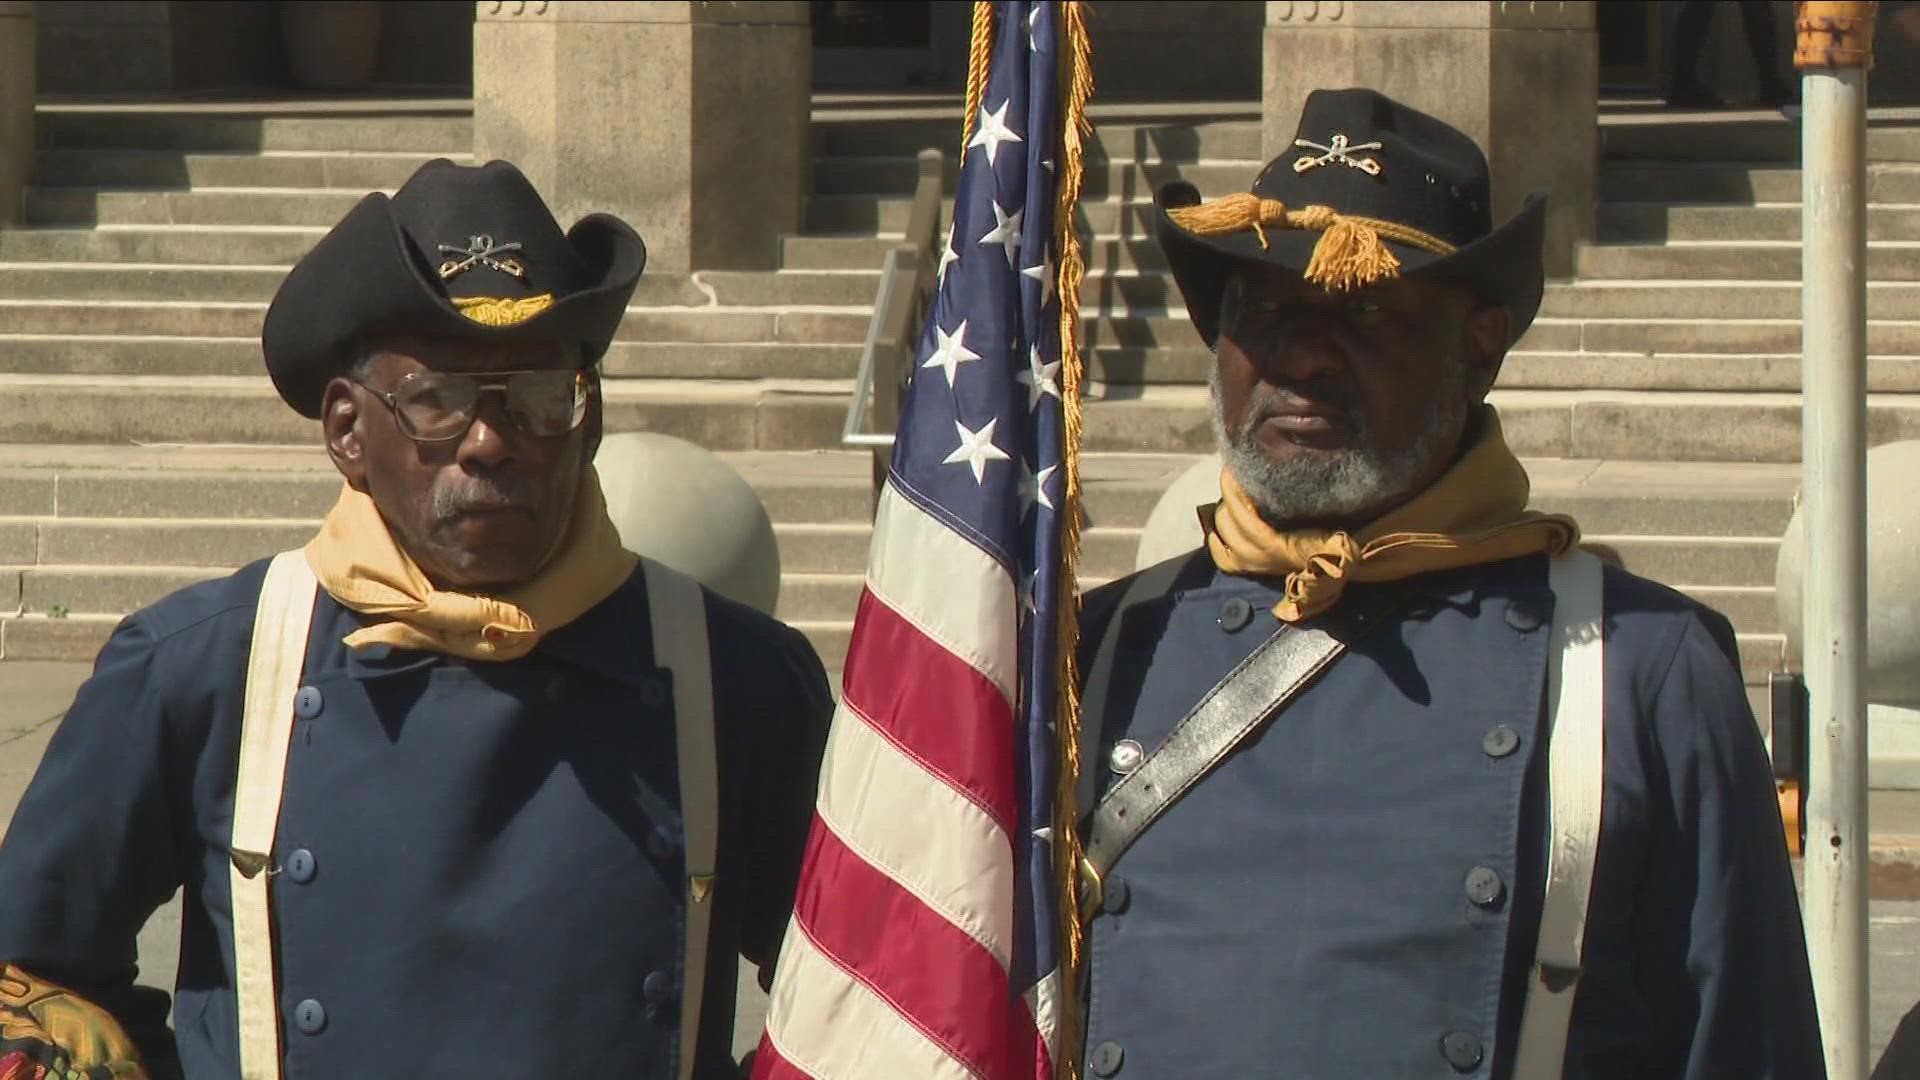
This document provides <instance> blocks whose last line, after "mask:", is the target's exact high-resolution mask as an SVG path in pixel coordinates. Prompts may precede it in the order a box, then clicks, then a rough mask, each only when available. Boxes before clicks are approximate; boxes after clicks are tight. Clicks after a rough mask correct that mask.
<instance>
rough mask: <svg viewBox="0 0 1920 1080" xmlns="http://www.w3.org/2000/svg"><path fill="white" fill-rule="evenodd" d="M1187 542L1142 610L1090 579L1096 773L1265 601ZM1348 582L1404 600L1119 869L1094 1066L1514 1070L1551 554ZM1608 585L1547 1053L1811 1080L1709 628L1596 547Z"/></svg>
mask: <svg viewBox="0 0 1920 1080" xmlns="http://www.w3.org/2000/svg"><path fill="white" fill-rule="evenodd" d="M1183 559H1184V565H1183V566H1182V568H1181V570H1180V573H1179V574H1178V577H1177V578H1176V579H1175V581H1174V583H1173V585H1172V587H1171V588H1169V589H1168V590H1166V591H1165V592H1163V593H1162V594H1160V595H1156V596H1153V597H1151V598H1149V599H1147V600H1145V601H1144V602H1141V603H1140V604H1138V605H1137V606H1131V607H1129V608H1128V609H1127V610H1125V611H1117V610H1116V609H1117V608H1118V606H1119V603H1120V600H1121V598H1122V596H1123V594H1124V592H1125V590H1126V588H1127V585H1128V583H1129V581H1131V579H1123V580H1122V581H1119V582H1116V583H1113V584H1111V585H1108V586H1106V587H1104V588H1101V589H1099V590H1096V591H1094V592H1093V593H1091V594H1090V595H1089V597H1088V599H1087V602H1086V614H1085V620H1084V625H1085V628H1086V635H1085V639H1084V640H1085V642H1086V643H1087V650H1088V652H1087V655H1086V656H1085V657H1083V660H1082V666H1081V670H1082V671H1086V670H1088V668H1089V667H1090V666H1091V665H1090V661H1091V655H1092V652H1091V651H1092V649H1093V647H1094V645H1095V644H1096V643H1097V642H1098V641H1099V640H1100V638H1101V635H1102V634H1103V633H1105V632H1106V630H1107V628H1108V626H1109V624H1110V623H1111V621H1112V620H1114V619H1115V618H1118V619H1119V620H1120V623H1119V625H1118V627H1117V632H1118V633H1119V634H1120V635H1121V637H1120V639H1119V643H1118V645H1119V652H1118V653H1117V658H1118V659H1117V662H1116V663H1115V664H1114V666H1113V672H1114V674H1113V680H1112V684H1111V685H1110V686H1109V687H1108V692H1107V697H1106V708H1105V710H1104V715H1102V716H1100V717H1098V721H1099V722H1100V723H1101V730H1102V740H1101V743H1100V746H1099V748H1098V752H1097V753H1096V754H1093V755H1090V756H1089V758H1088V765H1089V767H1093V768H1097V769H1100V770H1101V777H1100V786H1101V787H1103V788H1104V786H1105V784H1106V783H1108V782H1110V780H1111V777H1112V773H1111V771H1110V769H1109V767H1108V762H1109V760H1110V755H1111V751H1112V748H1113V746H1114V745H1115V744H1116V743H1117V742H1118V741H1119V740H1121V739H1131V740H1134V741H1135V742H1137V743H1139V744H1140V746H1141V747H1143V748H1144V749H1146V750H1149V751H1150V750H1152V749H1153V748H1154V747H1155V746H1157V745H1158V744H1159V742H1160V741H1161V740H1162V739H1163V738H1164V737H1165V736H1166V734H1167V732H1168V730H1169V729H1170V728H1171V727H1172V726H1173V725H1174V724H1175V723H1176V722H1177V721H1178V720H1179V719H1180V718H1181V717H1182V716H1184V715H1185V714H1186V713H1187V712H1188V711H1189V710H1190V709H1191V708H1192V707H1193V705H1194V704H1195V702H1196V701H1197V700H1198V699H1199V698H1200V696H1201V695H1202V694H1204V693H1205V692H1206V691H1207V690H1208V689H1209V688H1211V687H1212V686H1213V685H1214V684H1215V682H1216V681H1218V680H1219V679H1220V677H1221V676H1223V675H1224V674H1225V673H1226V672H1227V671H1228V670H1229V669H1230V668H1231V667H1232V666H1233V665H1234V664H1236V663H1238V662H1239V661H1240V660H1242V659H1244V658H1245V657H1246V656H1247V655H1248V654H1249V653H1250V652H1251V651H1252V650H1253V648H1254V646H1255V645H1257V644H1258V643H1259V642H1260V641H1262V640H1263V639H1265V638H1266V637H1268V636H1269V635H1270V634H1271V633H1273V631H1274V630H1275V629H1276V628H1277V626H1278V623H1277V621H1276V619H1275V617H1274V616H1273V615H1272V614H1271V608H1272V607H1273V605H1274V604H1275V603H1276V602H1277V601H1278V600H1279V598H1280V595H1281V594H1280V591H1279V588H1278V583H1277V582H1274V581H1271V580H1261V579H1255V578H1247V577H1237V576H1232V575H1227V574H1223V573H1221V572H1219V571H1217V570H1216V569H1215V568H1214V567H1213V565H1212V562H1211V560H1209V559H1208V558H1206V556H1205V555H1204V553H1195V554H1193V555H1191V556H1186V557H1183ZM1368 592H1373V593H1376V594H1378V593H1380V592H1385V593H1387V594H1388V595H1387V596H1386V597H1385V599H1387V600H1388V601H1389V602H1391V603H1392V604H1394V605H1396V610H1397V611H1398V612H1399V616H1398V617H1397V618H1392V619H1388V620H1385V621H1384V625H1376V626H1375V628H1374V629H1372V630H1371V631H1369V632H1367V633H1366V634H1364V635H1363V636H1361V637H1360V639H1359V640H1358V641H1357V642H1355V643H1354V645H1353V647H1352V649H1351V650H1350V651H1349V652H1348V653H1347V655H1345V656H1344V657H1343V658H1341V659H1340V660H1338V661H1337V662H1336V663H1335V664H1334V665H1333V666H1332V667H1331V668H1330V669H1329V670H1328V671H1327V672H1326V673H1325V674H1324V675H1322V676H1321V677H1320V679H1319V680H1318V681H1317V682H1315V683H1314V684H1312V685H1311V686H1310V687H1309V688H1308V689H1307V690H1306V691H1305V692H1304V693H1303V694H1302V696H1300V697H1299V698H1298V699H1296V700H1295V701H1294V702H1293V703H1291V704H1290V705H1288V706H1286V707H1284V708H1283V709H1282V710H1281V711H1280V712H1279V714H1278V715H1277V716H1275V717H1274V718H1272V719H1271V720H1270V721H1269V722H1268V723H1267V724H1266V726H1265V727H1264V728H1263V729H1261V730H1260V731H1259V732H1258V733H1256V735H1255V736H1254V737H1252V738H1251V739H1250V740H1249V741H1248V742H1246V743H1244V744H1243V745H1242V746H1241V748H1240V749H1239V750H1238V751H1237V752H1235V753H1234V754H1233V755H1232V756H1230V757H1229V758H1228V759H1227V760H1226V761H1225V762H1224V763H1223V764H1222V765H1221V766H1220V767H1219V769H1218V770H1217V771H1216V772H1214V773H1213V774H1212V775H1211V776H1209V777H1208V778H1207V779H1205V780H1203V781H1202V782H1201V783H1200V784H1199V785H1198V786H1197V787H1195V788H1194V789H1193V790H1192V791H1191V792H1189V793H1188V794H1187V796H1186V797H1185V798H1184V799H1182V800H1181V801H1180V802H1178V803H1176V804H1175V805H1174V806H1173V807H1172V808H1171V809H1170V810H1169V811H1168V812H1167V813H1166V815H1165V816H1164V817H1162V818H1161V819H1160V820H1159V821H1158V822H1157V823H1155V824H1154V825H1152V826H1151V827H1150V828H1148V829H1147V830H1146V832H1145V833H1144V834H1143V835H1142V836H1141V837H1140V839H1139V840H1138V841H1137V842H1136V843H1135V844H1134V845H1133V846H1132V847H1131V848H1130V849H1129V850H1128V851H1127V852H1126V853H1125V854H1124V855H1122V856H1121V857H1120V859H1119V860H1118V861H1117V863H1116V864H1115V866H1114V868H1113V871H1112V873H1111V874H1110V875H1109V879H1108V883H1107V889H1106V893H1107V897H1108V903H1107V906H1106V910H1105V911H1104V912H1103V913H1102V914H1100V915H1098V916H1097V917H1096V918H1095V919H1094V920H1093V923H1092V926H1091V950H1090V952H1091V971H1090V976H1089V984H1088V985H1089V994H1088V1005H1089V1013H1088V1032H1087V1042H1086V1045H1087V1061H1086V1063H1087V1066H1088V1071H1087V1075H1088V1076H1090V1077H1096V1078H1106V1077H1124V1078H1140V1080H1244V1078H1247V1077H1256V1076H1258V1077H1268V1076H1271V1077H1287V1078H1289V1080H1352V1078H1361V1077H1364V1078H1367V1080H1389V1078H1399V1077H1433V1078H1439V1077H1457V1076H1477V1077H1498V1078H1505V1077H1510V1076H1512V1075H1513V1054H1514V1049H1515V1043H1516V1041H1517V1034H1518V1029H1519V1022H1520V1010H1521V1006H1522V1003H1523V995H1524V986H1525V984H1526V982H1527V979H1528V972H1529V966H1530V964H1531V961H1532V959H1533V950H1534V945H1535V940H1536V935H1537V932H1538V927H1539V919H1540V902H1541V894H1542V882H1543V878H1544V853H1545V845H1546V839H1545V829H1544V818H1545V814H1546V772H1545V767H1546V756H1545V754H1544V752H1543V740H1542V738H1541V736H1542V726H1543V714H1544V708H1545V699H1544V689H1545V673H1546V662H1547V648H1548V638H1549V631H1550V629H1551V625H1552V613H1553V596H1552V594H1551V592H1550V591H1549V590H1548V588H1547V564H1546V560H1545V558H1544V557H1538V556H1536V557H1531V558H1523V559H1515V560H1511V561H1507V562H1501V563H1496V564H1492V565H1485V566H1477V567H1469V568H1466V569H1463V570H1456V571H1448V572H1441V573H1432V574H1427V575H1423V576H1419V577H1415V578H1412V579H1409V580H1406V581H1402V582H1396V583H1393V584H1388V585H1374V586H1363V585H1356V586H1354V587H1353V592H1352V593H1351V594H1350V598H1354V599H1357V598H1360V597H1361V596H1362V595H1363V594H1365V593H1368ZM1344 603H1346V602H1345V601H1343V604H1344ZM1604 603H1605V611H1606V615H1605V620H1606V630H1605V632H1606V650H1607V651H1606V667H1605V694H1606V697H1605V713H1604V725H1605V738H1606V762H1605V764H1606V786H1605V791H1604V799H1603V806H1602V817H1601V840H1600V851H1599V858H1598V867H1597V871H1596V874H1595V878H1594V885H1593V893H1592V907H1591V913H1590V915H1589V920H1588V926H1587V937H1586V949H1585V955H1584V961H1585V963H1584V973H1583V975H1582V976H1581V979H1580V981H1579V983H1578V984H1577V992H1576V997H1575V1004H1574V1017H1573V1026H1572V1030H1571V1034H1570V1039H1569V1046H1568V1054H1567V1072H1566V1076H1567V1077H1568V1078H1569V1080H1600V1078H1610V1080H1611V1078H1628V1077H1631V1078H1634V1080H1666V1078H1671V1080H1710V1078H1713V1080H1718V1078H1732V1077H1738V1078H1740V1080H1808V1078H1812V1077H1819V1076H1822V1075H1824V1065H1823V1063H1822V1056H1821V1049H1820V1039H1819V1032H1818V1027H1817V1023H1816V1020H1815V1014H1814V1006H1813V995H1812V989H1811V983H1810V979H1809V976H1808V970H1807V958H1806V950H1805V946H1804V943H1803V939H1802V935H1801V929H1800V919H1799V912H1798V907H1797V904H1796V901H1795V897H1794V887H1793V881H1792V877H1791V875H1790V872H1789V868H1788V861H1787V854H1786V850H1785V844H1784V838H1783V836H1784V834H1783V831H1782V826H1781V821H1780V816H1779V812H1778V810H1777V808H1776V803H1775V799H1774V788H1773V782H1772V773H1771V767H1770V765H1769V763H1768V760H1767V756H1766V751H1765V748H1764V746H1763V744H1762V741H1761V739H1760V735H1759V732H1758V730H1757V728H1756V726H1755V724H1754V720H1753V717H1752V715H1751V713H1750V711H1749V708H1748V705H1747V700H1746V696H1745V692H1744V689H1743V687H1742V684H1741V678H1740V672H1739V667H1738V660H1737V654H1736V653H1735V645H1734V637H1733V633H1732V629H1731V627H1730V626H1729V625H1728V623H1727V621H1726V620H1725V619H1724V618H1723V617H1721V616H1720V615H1718V614H1716V613H1714V612H1712V611H1710V610H1708V609H1706V608H1704V607H1701V606H1700V605H1699V604H1696V603H1694V602H1692V601H1690V600H1688V599H1687V598H1685V597H1683V596H1681V595H1679V594H1677V593H1675V592H1673V591H1671V590H1669V589H1666V588H1664V587H1662V586H1659V585H1656V584H1654V583H1652V582H1649V581H1646V580H1644V579H1641V578H1637V577H1634V576H1632V575H1630V574H1627V573H1625V572H1622V571H1619V570H1615V569H1611V568H1609V569H1608V570H1607V572H1606V576H1605V585H1604ZM1341 610H1342V609H1341V608H1340V607H1336V608H1335V609H1334V611H1332V612H1330V613H1328V614H1326V615H1323V616H1320V617H1319V618H1320V619H1323V620H1337V619H1338V618H1339V617H1340V613H1341ZM1094 719H1095V718H1094V717H1088V721H1089V722H1092V721H1093V720H1094ZM1500 729H1505V731H1504V732H1502V731H1501V730H1500ZM1122 760H1123V761H1124V760H1125V759H1124V756H1123V758H1122ZM1489 872H1491V874H1492V875H1493V876H1492V877H1489V876H1488V873H1489ZM1116 896H1117V899H1116ZM1523 1080H1524V1078H1523Z"/></svg>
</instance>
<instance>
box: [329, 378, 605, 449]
mask: <svg viewBox="0 0 1920 1080" xmlns="http://www.w3.org/2000/svg"><path fill="white" fill-rule="evenodd" d="M354 382H357V383H359V384H360V385H361V386H363V387H366V389H367V390H368V392H370V393H372V394H373V395H374V396H375V397H377V398H379V399H380V400H381V401H384V402H386V404H387V408H388V409H390V410H392V412H393V416H394V419H395V420H396V421H398V422H399V424H400V430H401V431H402V432H405V433H406V436H407V437H408V438H409V439H412V440H413V441H415V442H448V441H450V440H453V439H458V438H460V437H461V436H462V435H465V434H466V433H467V429H468V428H469V427H471V426H472V425H473V417H474V414H475V413H476V412H478V411H479V408H480V396H481V395H482V394H484V393H486V392H487V391H489V390H498V391H500V395H501V398H502V401H503V402H504V404H505V412H506V417H507V420H508V422H510V423H511V424H512V425H513V426H514V427H515V428H517V429H519V430H520V431H523V432H525V433H526V434H528V435H536V436H542V437H544V436H552V435H564V434H566V433H567V432H569V431H572V430H573V429H575V428H577V427H579V426H580V421H581V420H583V419H585V418H586V415H587V401H588V399H590V398H591V397H592V396H593V383H592V381H591V380H589V379H588V378H587V373H586V372H585V371H583V370H579V369H575V368H538V369H534V370H529V371H494V372H488V373H486V374H485V375H475V374H466V373H462V372H449V371H415V372H411V373H409V374H407V375H405V376H402V377H401V379H400V383H399V385H397V386H395V387H394V388H393V389H392V390H382V389H380V388H379V387H377V386H372V385H369V384H368V383H366V382H364V381H362V380H360V379H355V380H354Z"/></svg>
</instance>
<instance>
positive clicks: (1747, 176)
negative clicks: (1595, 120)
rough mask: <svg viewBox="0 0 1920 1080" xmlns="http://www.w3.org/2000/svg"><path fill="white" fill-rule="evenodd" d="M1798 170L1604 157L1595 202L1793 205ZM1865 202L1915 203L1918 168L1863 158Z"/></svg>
mask: <svg viewBox="0 0 1920 1080" xmlns="http://www.w3.org/2000/svg"><path fill="white" fill-rule="evenodd" d="M1800 190H1801V178H1800V170H1799V169H1798V168H1794V167H1782V166H1781V165H1778V164H1766V163H1758V162H1737V161H1608V162H1606V163H1604V164H1603V165H1602V166H1601V169H1600V186H1599V191H1600V205H1601V206H1602V207H1605V206H1607V205H1608V204H1610V203H1623V202H1625V203H1735V204H1739V205H1751V204H1753V203H1797V202H1799V201H1800ZM1867 201H1868V203H1870V204H1871V203H1897V204H1909V203H1916V202H1920V166H1916V165H1912V164H1893V163H1880V162H1869V163H1868V164H1867Z"/></svg>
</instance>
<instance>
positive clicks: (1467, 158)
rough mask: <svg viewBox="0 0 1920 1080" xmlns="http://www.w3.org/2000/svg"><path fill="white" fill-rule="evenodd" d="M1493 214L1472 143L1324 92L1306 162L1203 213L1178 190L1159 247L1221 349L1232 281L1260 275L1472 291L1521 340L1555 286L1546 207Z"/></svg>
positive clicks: (1369, 102)
mask: <svg viewBox="0 0 1920 1080" xmlns="http://www.w3.org/2000/svg"><path fill="white" fill-rule="evenodd" d="M1492 202H1493V200H1492V198H1491V191H1490V185H1489V180H1488V170H1487V158H1486V155H1485V154H1483V153H1482V152H1481V151H1480V148H1479V147H1478V146H1476V145H1474V142H1473V139H1472V138H1470V137H1469V136H1467V135H1466V134H1465V133H1464V132H1461V131H1459V130H1458V129H1456V128H1453V127H1451V126H1450V125H1448V124H1445V123H1443V122H1441V121H1439V120H1436V119H1434V118H1433V117H1431V116H1428V115H1427V114H1426V113H1423V112H1420V111H1418V110H1415V109H1411V108H1408V107H1407V106H1405V105H1402V104H1401V103H1399V102H1397V101H1394V100H1393V99H1391V98H1389V97H1386V96H1385V95H1383V94H1380V93H1377V92H1375V91H1372V90H1316V91H1314V92H1313V93H1312V94H1310V95H1308V97H1307V101H1306V105H1305V107H1304V108H1303V109H1302V110H1301V113H1300V128H1299V131H1298V133H1297V135H1296V137H1295V139H1294V141H1293V149H1292V150H1290V151H1289V152H1288V153H1285V154H1282V155H1281V156H1280V157H1277V158H1275V159H1274V160H1273V161H1271V162H1269V163H1268V164H1267V167H1266V168H1265V169H1263V170H1261V172H1260V175H1259V176H1258V177H1257V178H1256V179H1255V180H1254V182H1253V190H1252V192H1251V194H1248V195H1233V196H1228V197H1227V198H1225V199H1215V200H1213V201H1212V202H1208V203H1202V202H1201V199H1200V193H1199V191H1197V190H1196V189H1195V188H1194V187H1193V185H1192V184H1188V183H1185V182H1183V181H1176V182H1174V183H1171V184H1168V185H1166V186H1165V187H1163V188H1161V189H1160V193H1159V196H1158V197H1157V198H1156V199H1155V200H1154V204H1155V211H1156V215H1155V234H1156V236H1157V237H1158V239H1159V241H1160V246H1161V248H1162V249H1163V250H1164V251H1165V252H1166V255H1167V263H1168V265H1169V266H1171V267H1172V269H1173V277H1174V280H1175V281H1177V282H1178V283H1179V285H1180V293H1181V295H1182V296H1183V297H1185V298H1186V302H1187V314H1188V315H1189V316H1190V317H1191V318H1192V319H1193V324H1194V326H1195V327H1196V328H1197V329H1198V330H1199V331H1200V336H1201V337H1203V338H1205V339H1206V341H1207V344H1209V345H1211V344H1213V341H1214V338H1215V336H1216V335H1217V334H1218V332H1219V326H1218V323H1219V318H1220V294H1221V291H1222V290H1223V289H1224V288H1225V286H1226V280H1227V275H1228V274H1229V273H1230V272H1231V271H1232V270H1234V269H1235V268H1236V266H1237V265H1240V264H1247V263H1255V264H1264V265H1268V266H1277V267H1281V268H1283V269H1286V270H1290V271H1292V272H1294V273H1297V274H1300V275H1302V276H1303V277H1306V278H1308V279H1309V280H1313V281H1316V282H1319V283H1320V284H1323V285H1325V286H1326V287H1327V288H1329V289H1332V290H1340V289H1347V288H1354V287H1358V286H1362V285H1365V284H1369V283H1371V282H1373V281H1377V280H1381V279H1382V278H1385V277H1392V276H1406V277H1417V278H1421V279H1425V280H1432V281H1444V282H1448V283H1451V284H1457V285H1461V286H1463V287H1465V288H1467V289H1469V290H1471V291H1472V292H1474V293H1475V294H1476V295H1478V296H1479V297H1480V298H1481V299H1482V300H1484V301H1486V302H1488V303H1496V304H1501V305H1503V306H1505V307H1506V308H1507V309H1508V311H1510V312H1511V313H1512V340H1518V339H1519V337H1520V335H1521V333H1522V332H1524V331H1525V330H1526V328H1527V326H1528V325H1529V324H1530V323H1532V322H1533V317H1534V314H1535V313H1536V312H1537V311H1539V309H1540V294H1541V292H1542V290H1543V288H1544V287H1545V273H1544V269H1543V266H1542V253H1541V245H1542V241H1543V238H1544V235H1545V232H1544V230H1545V223H1546V196H1545V195H1544V194H1543V193H1536V194H1533V195H1530V196H1528V197H1527V199H1526V202H1525V204H1524V205H1523V206H1522V207H1521V208H1520V212H1519V213H1518V214H1516V215H1514V217H1513V218H1512V219H1511V220H1509V221H1507V222H1506V223H1505V224H1503V225H1501V226H1500V227H1499V228H1497V229H1496V228H1494V227H1493V222H1492ZM1256 222H1258V224H1257V225H1256ZM1509 344H1511V341H1510V342H1509Z"/></svg>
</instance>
